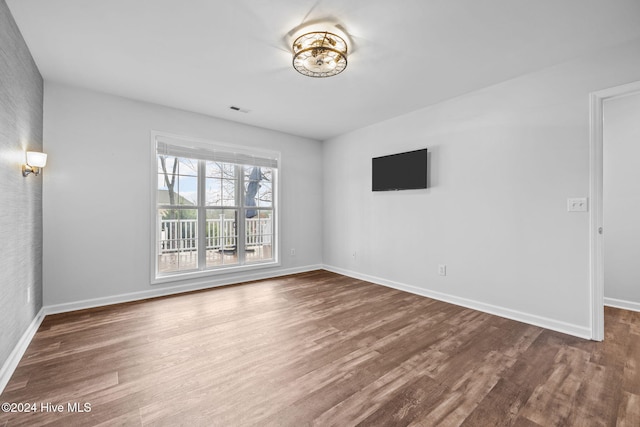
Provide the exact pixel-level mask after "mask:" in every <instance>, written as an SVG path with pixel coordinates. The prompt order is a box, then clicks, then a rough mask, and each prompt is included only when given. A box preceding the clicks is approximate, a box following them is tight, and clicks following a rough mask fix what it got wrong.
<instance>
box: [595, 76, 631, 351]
mask: <svg viewBox="0 0 640 427" xmlns="http://www.w3.org/2000/svg"><path fill="white" fill-rule="evenodd" d="M634 94H640V82H634V83H630V84H626V85H622V86H616V87H613V88H609V89H605V90H601V91H598V92H593V93H591V95H590V114H591V117H590V142H589V151H590V153H589V154H590V165H589V175H590V183H589V198H590V200H591V209H590V214H589V241H590V248H589V265H590V271H589V285H590V291H591V335H592V336H591V338H592V339H593V340H596V341H602V340H603V339H604V303H605V297H604V286H605V284H604V278H605V270H604V239H603V235H604V233H605V232H606V230H605V229H604V223H603V212H604V198H603V194H604V193H603V182H604V175H603V171H604V152H603V147H604V120H603V119H604V108H605V102H606V101H607V100H613V99H615V98H620V97H625V96H629V95H634Z"/></svg>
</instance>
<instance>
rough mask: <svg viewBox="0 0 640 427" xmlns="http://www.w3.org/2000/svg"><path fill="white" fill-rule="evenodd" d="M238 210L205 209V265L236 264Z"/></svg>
mask: <svg viewBox="0 0 640 427" xmlns="http://www.w3.org/2000/svg"><path fill="white" fill-rule="evenodd" d="M237 218H238V211H237V210H235V209H207V231H206V233H207V234H206V242H207V243H206V244H207V267H214V266H220V265H233V264H238V232H237V229H238V227H237V226H236V224H237V222H236V221H237Z"/></svg>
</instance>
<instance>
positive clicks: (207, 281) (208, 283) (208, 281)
mask: <svg viewBox="0 0 640 427" xmlns="http://www.w3.org/2000/svg"><path fill="white" fill-rule="evenodd" d="M320 269H322V266H321V265H307V266H303V267H296V268H287V269H278V270H269V271H261V272H257V273H247V274H239V275H234V276H233V277H225V278H223V279H215V278H211V277H207V278H203V279H202V280H199V281H197V282H192V283H189V284H188V285H177V286H171V287H162V288H158V289H151V290H148V291H141V292H131V293H127V294H119V295H111V296H108V297H102V298H93V299H88V300H82V301H74V302H69V303H64V304H55V305H48V306H46V307H45V314H58V313H67V312H69V311H76V310H84V309H87V308H94V307H104V306H106V305H113V304H121V303H125V302H133V301H140V300H144V299H149V298H156V297H164V296H169V295H178V294H181V293H184V292H191V291H200V290H203V289H213V288H217V287H220V286H228V285H235V284H238V283H243V282H250V281H253V280H266V279H274V278H276V277H281V276H288V275H290V274H297V273H305V272H308V271H313V270H320Z"/></svg>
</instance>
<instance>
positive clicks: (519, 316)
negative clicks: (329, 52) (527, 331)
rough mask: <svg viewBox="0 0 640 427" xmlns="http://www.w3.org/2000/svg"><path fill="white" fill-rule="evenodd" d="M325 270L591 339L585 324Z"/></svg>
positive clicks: (355, 274) (375, 278)
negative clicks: (576, 323) (581, 324)
mask: <svg viewBox="0 0 640 427" xmlns="http://www.w3.org/2000/svg"><path fill="white" fill-rule="evenodd" d="M324 269H325V270H328V271H332V272H334V273H338V274H342V275H344V276H349V277H353V278H355V279H360V280H365V281H367V282H371V283H375V284H378V285H382V286H387V287H389V288H394V289H398V290H400V291H405V292H410V293H412V294H416V295H420V296H423V297H428V298H433V299H436V300H439V301H444V302H448V303H451V304H455V305H459V306H462V307H467V308H471V309H473V310H478V311H482V312H485V313H489V314H494V315H496V316H500V317H505V318H507V319H511V320H516V321H518V322H524V323H528V324H530V325H535V326H540V327H542V328H545V329H551V330H554V331H557V332H562V333H564V334H569V335H573V336H576V337H579V338H584V339H591V337H592V335H591V329H590V328H588V327H585V326H580V325H574V324H571V323H566V322H562V321H559V320H554V319H549V318H547V317H542V316H537V315H535V314H530V313H525V312H522V311H517V310H511V309H509V308H505V307H499V306H495V305H492V304H486V303H483V302H480V301H475V300H470V299H467V298H461V297H458V296H455V295H449V294H445V293H441V292H436V291H432V290H429V289H423V288H418V287H416V286H411V285H407V284H404V283H398V282H394V281H391V280H386V279H382V278H380V277H375V276H369V275H367V274H361V273H357V272H354V271H350V270H345V269H342V268H338V267H333V266H330V265H325V266H324Z"/></svg>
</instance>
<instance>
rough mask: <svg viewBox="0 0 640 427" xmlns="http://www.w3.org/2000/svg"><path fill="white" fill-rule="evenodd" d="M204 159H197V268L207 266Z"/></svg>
mask: <svg viewBox="0 0 640 427" xmlns="http://www.w3.org/2000/svg"><path fill="white" fill-rule="evenodd" d="M206 169H207V165H206V161H205V160H198V270H204V269H205V268H206V266H207V262H206V261H207V211H206V209H205V205H206Z"/></svg>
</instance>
